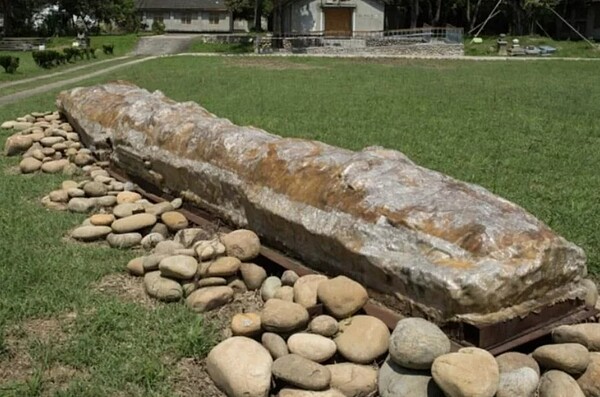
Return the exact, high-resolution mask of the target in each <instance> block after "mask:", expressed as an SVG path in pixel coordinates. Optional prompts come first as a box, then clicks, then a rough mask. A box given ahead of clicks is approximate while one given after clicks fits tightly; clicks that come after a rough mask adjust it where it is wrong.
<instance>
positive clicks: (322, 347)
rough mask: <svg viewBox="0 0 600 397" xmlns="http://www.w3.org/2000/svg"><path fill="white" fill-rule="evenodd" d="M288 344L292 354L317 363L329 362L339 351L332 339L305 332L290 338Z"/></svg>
mask: <svg viewBox="0 0 600 397" xmlns="http://www.w3.org/2000/svg"><path fill="white" fill-rule="evenodd" d="M287 344H288V349H289V350H290V352H291V353H293V354H297V355H299V356H302V357H304V358H308V359H309V360H311V361H314V362H317V363H322V362H323V361H327V360H329V359H330V358H331V357H333V355H334V354H335V351H336V350H337V347H336V345H335V342H334V341H332V340H331V339H329V338H326V337H324V336H321V335H315V334H307V333H303V332H299V333H297V334H294V335H292V336H290V337H289V338H288V341H287Z"/></svg>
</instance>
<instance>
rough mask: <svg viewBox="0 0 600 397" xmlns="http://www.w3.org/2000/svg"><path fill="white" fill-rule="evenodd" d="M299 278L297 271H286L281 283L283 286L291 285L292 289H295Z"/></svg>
mask: <svg viewBox="0 0 600 397" xmlns="http://www.w3.org/2000/svg"><path fill="white" fill-rule="evenodd" d="M299 278H300V276H298V273H296V272H295V271H293V270H286V271H284V272H283V274H282V275H281V283H282V284H283V285H289V286H290V287H293V286H294V284H296V281H298V279H299Z"/></svg>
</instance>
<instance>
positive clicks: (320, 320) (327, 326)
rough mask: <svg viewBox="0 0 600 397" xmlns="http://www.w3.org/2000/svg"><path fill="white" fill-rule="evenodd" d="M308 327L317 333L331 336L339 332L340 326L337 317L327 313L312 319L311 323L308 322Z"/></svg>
mask: <svg viewBox="0 0 600 397" xmlns="http://www.w3.org/2000/svg"><path fill="white" fill-rule="evenodd" d="M308 329H309V331H310V332H312V333H315V334H317V335H322V336H326V337H331V336H334V335H335V334H337V332H338V329H339V326H338V322H337V320H336V319H335V318H333V317H331V316H328V315H326V314H322V315H320V316H317V317H315V318H313V319H312V320H311V321H310V324H308Z"/></svg>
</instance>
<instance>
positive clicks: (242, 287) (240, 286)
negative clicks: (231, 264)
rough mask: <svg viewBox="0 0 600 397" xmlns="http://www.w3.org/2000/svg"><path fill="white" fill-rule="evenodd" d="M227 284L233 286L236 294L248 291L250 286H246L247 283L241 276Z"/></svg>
mask: <svg viewBox="0 0 600 397" xmlns="http://www.w3.org/2000/svg"><path fill="white" fill-rule="evenodd" d="M227 286H228V287H229V288H231V289H232V290H233V292H234V293H236V294H243V293H244V292H247V291H248V287H246V284H244V282H243V281H242V280H240V279H239V278H238V279H234V280H231V281H230V282H229V283H227Z"/></svg>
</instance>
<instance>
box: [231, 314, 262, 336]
mask: <svg viewBox="0 0 600 397" xmlns="http://www.w3.org/2000/svg"><path fill="white" fill-rule="evenodd" d="M231 332H232V333H233V335H234V336H248V337H254V336H256V335H258V334H260V315H259V314H258V313H238V314H236V315H235V316H233V318H232V319H231Z"/></svg>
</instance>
